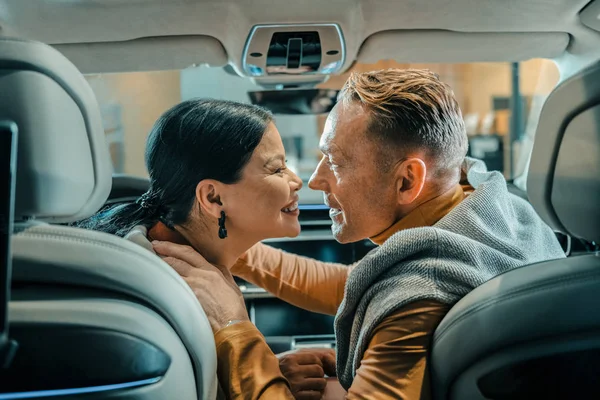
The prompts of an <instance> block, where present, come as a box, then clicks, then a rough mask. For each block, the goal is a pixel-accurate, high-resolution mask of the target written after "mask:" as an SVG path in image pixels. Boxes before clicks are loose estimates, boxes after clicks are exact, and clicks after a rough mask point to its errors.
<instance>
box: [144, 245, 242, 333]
mask: <svg viewBox="0 0 600 400" xmlns="http://www.w3.org/2000/svg"><path fill="white" fill-rule="evenodd" d="M152 246H153V247H154V251H156V253H157V254H158V255H159V256H160V257H161V258H162V259H163V260H164V261H165V262H166V263H167V264H169V265H170V266H171V267H172V268H173V269H174V270H175V271H177V273H178V274H179V275H181V277H182V278H183V279H184V280H185V281H186V282H187V284H188V285H189V286H190V287H191V288H192V291H193V292H194V294H195V295H196V297H197V298H198V301H199V302H200V304H202V308H203V309H204V312H205V313H206V316H207V317H208V321H209V322H210V326H211V327H212V330H213V332H215V333H216V332H217V331H219V330H221V329H223V328H224V327H225V326H226V325H227V323H228V322H229V321H233V320H239V321H248V320H249V318H248V312H247V311H246V304H245V303H244V297H243V295H242V292H240V289H239V288H238V286H237V284H236V283H235V281H234V279H233V276H231V273H230V272H229V270H227V268H223V267H216V266H214V265H212V264H210V263H209V262H208V261H206V260H205V259H204V257H202V256H201V255H200V254H199V253H198V252H196V250H194V249H193V248H192V247H190V246H183V245H180V244H175V243H171V242H159V241H154V242H152Z"/></svg>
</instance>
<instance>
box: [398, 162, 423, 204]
mask: <svg viewBox="0 0 600 400" xmlns="http://www.w3.org/2000/svg"><path fill="white" fill-rule="evenodd" d="M426 176H427V166H426V165H425V162H424V161H423V160H421V159H420V158H407V159H406V160H404V161H402V162H401V163H400V164H399V165H398V166H397V167H396V195H397V197H398V204H401V205H409V204H411V203H413V202H414V201H415V200H416V199H417V198H418V197H419V195H420V194H421V192H422V191H423V186H424V185H425V177H426Z"/></svg>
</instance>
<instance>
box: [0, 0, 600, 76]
mask: <svg viewBox="0 0 600 400" xmlns="http://www.w3.org/2000/svg"><path fill="white" fill-rule="evenodd" d="M587 3H589V0H430V1H423V0H396V1H390V0H362V1H359V0H327V1H322V0H318V1H317V0H279V1H273V0H269V1H267V0H219V1H206V0H26V1H24V0H0V34H1V35H4V36H18V37H23V38H28V39H34V40H39V41H43V42H46V43H49V44H52V45H54V46H55V47H56V48H57V49H58V50H60V51H61V52H63V53H64V54H65V55H66V56H67V57H69V58H71V60H73V62H74V63H75V64H76V65H77V66H78V67H79V68H80V69H81V70H82V72H84V73H95V72H117V71H134V70H160V69H179V68H185V67H188V66H190V65H192V64H209V65H214V66H219V65H225V64H227V63H231V64H232V65H233V66H234V68H235V69H236V70H237V71H241V68H240V64H241V56H242V52H243V48H244V44H245V42H246V39H247V36H248V33H249V32H250V30H251V28H252V27H253V26H254V25H257V24H288V23H331V22H333V23H337V24H339V25H340V27H341V29H342V32H343V36H344V39H345V41H346V62H345V64H344V68H345V69H347V68H349V67H350V66H351V65H352V64H353V62H354V61H355V60H357V61H360V62H374V61H378V60H382V59H395V60H398V61H402V62H470V61H520V60H525V59H529V58H535V57H544V58H555V59H557V60H559V61H560V60H561V59H563V60H565V62H566V63H567V64H568V63H569V62H572V60H571V59H578V60H581V59H583V58H585V57H584V56H587V58H588V59H597V58H598V57H599V53H598V52H600V50H598V47H599V46H598V45H597V44H598V43H599V40H600V33H599V32H596V31H594V30H592V29H590V28H588V27H586V26H584V25H583V24H582V23H581V21H580V18H579V12H580V11H581V10H582V9H583V8H584V7H585V6H586V4H587Z"/></svg>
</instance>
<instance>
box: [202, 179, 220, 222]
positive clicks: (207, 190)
mask: <svg viewBox="0 0 600 400" xmlns="http://www.w3.org/2000/svg"><path fill="white" fill-rule="evenodd" d="M219 188H220V184H219V183H218V182H217V181H214V180H211V179H204V180H202V181H200V182H199V183H198V185H196V201H197V202H198V204H200V208H201V209H202V211H203V212H205V213H207V214H208V215H211V216H213V217H215V218H219V217H220V216H221V210H222V209H223V202H222V201H221V195H220V193H219Z"/></svg>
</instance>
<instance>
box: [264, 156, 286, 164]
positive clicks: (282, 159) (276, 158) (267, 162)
mask: <svg viewBox="0 0 600 400" xmlns="http://www.w3.org/2000/svg"><path fill="white" fill-rule="evenodd" d="M276 160H281V161H285V156H284V155H283V154H277V155H276V156H272V157H269V158H268V159H267V161H265V167H266V166H267V165H269V164H271V163H272V162H273V161H276Z"/></svg>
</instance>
